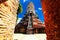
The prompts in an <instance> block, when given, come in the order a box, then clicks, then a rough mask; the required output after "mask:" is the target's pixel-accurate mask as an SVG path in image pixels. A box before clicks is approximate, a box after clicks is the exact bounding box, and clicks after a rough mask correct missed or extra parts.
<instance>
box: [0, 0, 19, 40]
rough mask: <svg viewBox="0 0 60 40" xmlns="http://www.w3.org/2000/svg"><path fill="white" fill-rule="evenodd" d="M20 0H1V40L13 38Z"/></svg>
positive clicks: (11, 39)
mask: <svg viewBox="0 0 60 40" xmlns="http://www.w3.org/2000/svg"><path fill="white" fill-rule="evenodd" d="M18 4H19V0H0V40H13V34H14V28H15V25H16V17H17V9H18Z"/></svg>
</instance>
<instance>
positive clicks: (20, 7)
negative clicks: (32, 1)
mask: <svg viewBox="0 0 60 40" xmlns="http://www.w3.org/2000/svg"><path fill="white" fill-rule="evenodd" d="M21 12H22V5H21V4H19V7H18V12H17V14H18V13H21Z"/></svg>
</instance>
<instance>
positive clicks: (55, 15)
mask: <svg viewBox="0 0 60 40" xmlns="http://www.w3.org/2000/svg"><path fill="white" fill-rule="evenodd" d="M41 2H42V8H43V12H44V19H45V25H46V28H45V29H46V35H47V40H60V0H41Z"/></svg>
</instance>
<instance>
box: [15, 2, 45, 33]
mask: <svg viewBox="0 0 60 40" xmlns="http://www.w3.org/2000/svg"><path fill="white" fill-rule="evenodd" d="M15 33H23V34H35V33H45V25H44V24H43V23H42V22H41V21H40V20H39V18H38V16H37V14H36V12H35V8H34V4H33V3H32V2H30V3H29V4H28V6H27V12H26V14H25V15H24V16H23V18H22V20H21V21H20V22H19V23H18V24H17V25H16V27H15Z"/></svg>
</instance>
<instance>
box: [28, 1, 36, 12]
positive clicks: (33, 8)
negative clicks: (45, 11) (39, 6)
mask: <svg viewBox="0 0 60 40" xmlns="http://www.w3.org/2000/svg"><path fill="white" fill-rule="evenodd" d="M27 13H35V7H34V4H33V3H32V2H29V4H28V6H27Z"/></svg>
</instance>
